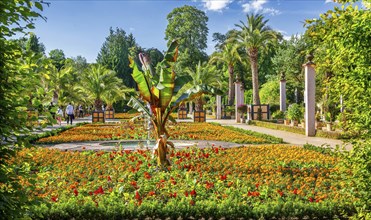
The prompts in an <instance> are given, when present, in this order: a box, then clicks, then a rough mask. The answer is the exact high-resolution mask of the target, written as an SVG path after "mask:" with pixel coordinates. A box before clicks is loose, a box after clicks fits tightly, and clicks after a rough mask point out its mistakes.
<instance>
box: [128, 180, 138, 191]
mask: <svg viewBox="0 0 371 220" xmlns="http://www.w3.org/2000/svg"><path fill="white" fill-rule="evenodd" d="M130 184H131V185H132V186H133V187H134V188H135V189H137V188H138V185H137V182H136V181H131V183H130Z"/></svg>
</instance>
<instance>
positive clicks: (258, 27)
mask: <svg viewBox="0 0 371 220" xmlns="http://www.w3.org/2000/svg"><path fill="white" fill-rule="evenodd" d="M267 22H268V20H264V17H263V15H260V14H256V15H255V14H251V15H247V22H246V24H245V23H243V22H242V21H240V23H241V24H236V26H237V27H239V28H240V29H241V30H240V31H239V32H237V34H236V36H235V40H236V41H237V42H238V45H239V46H240V47H242V48H244V49H245V50H246V53H247V55H248V57H249V61H250V65H251V72H252V87H253V102H254V104H256V105H258V104H260V98H259V81H258V54H259V50H261V49H265V48H267V47H268V45H270V44H271V43H273V42H274V40H276V39H277V37H278V35H277V33H276V32H275V31H273V30H271V28H269V27H268V26H267V25H266V24H267Z"/></svg>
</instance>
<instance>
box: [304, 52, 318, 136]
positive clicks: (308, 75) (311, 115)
mask: <svg viewBox="0 0 371 220" xmlns="http://www.w3.org/2000/svg"><path fill="white" fill-rule="evenodd" d="M307 59H308V62H307V63H305V64H304V65H303V67H304V69H305V97H304V101H305V135H306V136H315V134H316V127H315V121H316V120H315V115H316V112H315V106H316V99H315V95H316V93H315V91H316V80H315V75H316V71H315V70H314V67H315V65H314V63H313V62H312V59H313V55H308V56H307Z"/></svg>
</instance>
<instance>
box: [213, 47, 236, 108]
mask: <svg viewBox="0 0 371 220" xmlns="http://www.w3.org/2000/svg"><path fill="white" fill-rule="evenodd" d="M237 49H238V47H237V46H236V44H232V43H227V44H225V45H224V46H223V50H222V51H221V52H219V53H215V54H214V55H213V57H212V58H211V59H210V63H213V62H215V61H222V62H224V63H226V64H227V66H228V67H227V68H228V76H229V80H228V105H233V103H234V95H235V91H234V84H233V82H234V78H235V76H234V66H235V64H236V63H237V62H238V61H241V57H240V54H239V53H238V51H237Z"/></svg>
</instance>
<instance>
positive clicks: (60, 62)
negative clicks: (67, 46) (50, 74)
mask: <svg viewBox="0 0 371 220" xmlns="http://www.w3.org/2000/svg"><path fill="white" fill-rule="evenodd" d="M49 58H50V59H51V60H52V63H53V65H54V66H55V67H56V68H57V70H58V71H59V70H61V69H62V67H63V66H64V62H65V61H66V56H65V55H64V52H63V50H61V49H54V50H51V51H50V52H49Z"/></svg>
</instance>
